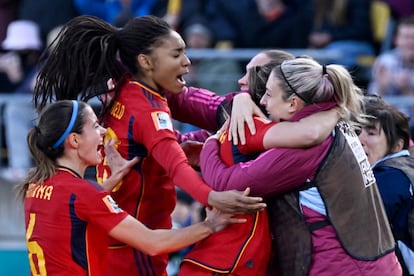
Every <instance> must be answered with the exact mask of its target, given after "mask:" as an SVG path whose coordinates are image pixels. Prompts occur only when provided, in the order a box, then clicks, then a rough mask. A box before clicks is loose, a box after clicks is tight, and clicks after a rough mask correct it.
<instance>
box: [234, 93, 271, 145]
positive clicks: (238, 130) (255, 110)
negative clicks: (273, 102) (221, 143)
mask: <svg viewBox="0 0 414 276" xmlns="http://www.w3.org/2000/svg"><path fill="white" fill-rule="evenodd" d="M253 115H257V116H259V117H262V118H266V116H265V115H264V114H263V112H262V111H261V110H260V108H259V107H258V106H257V105H256V104H255V103H254V102H253V100H252V98H251V96H250V94H248V93H240V94H238V95H236V96H235V97H234V98H233V107H232V110H231V119H230V131H229V137H228V138H229V141H230V140H233V144H234V145H237V144H238V143H239V139H240V143H241V144H242V145H244V144H246V134H245V132H244V124H245V123H246V124H247V126H248V128H249V130H250V133H251V134H253V135H254V134H255V133H256V128H255V126H254V121H253Z"/></svg>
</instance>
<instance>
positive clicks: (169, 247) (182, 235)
mask: <svg viewBox="0 0 414 276" xmlns="http://www.w3.org/2000/svg"><path fill="white" fill-rule="evenodd" d="M212 233H213V229H212V228H211V227H209V226H208V225H207V223H205V222H201V223H197V224H194V225H191V226H189V227H186V228H182V229H177V230H170V229H156V230H150V229H148V228H147V227H145V226H144V225H143V224H142V223H140V222H139V221H137V220H136V219H134V218H133V217H131V216H128V217H127V218H125V219H124V220H123V221H121V223H119V224H118V225H117V226H115V227H114V228H113V229H112V230H111V231H110V232H109V234H110V236H111V237H113V238H116V239H117V240H120V241H122V242H124V243H126V244H128V245H130V246H132V247H134V248H137V249H139V250H141V251H143V252H145V253H147V254H149V255H151V256H154V255H159V254H164V253H169V252H175V251H178V250H179V249H182V248H184V247H187V246H189V245H191V244H194V243H195V242H197V241H199V240H201V239H203V238H206V237H208V236H209V235H211V234H212Z"/></svg>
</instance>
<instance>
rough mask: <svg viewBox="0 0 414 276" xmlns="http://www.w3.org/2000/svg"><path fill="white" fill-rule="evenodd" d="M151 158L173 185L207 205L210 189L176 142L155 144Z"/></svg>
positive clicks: (167, 140)
mask: <svg viewBox="0 0 414 276" xmlns="http://www.w3.org/2000/svg"><path fill="white" fill-rule="evenodd" d="M152 156H153V157H154V159H155V160H156V161H157V162H158V163H159V164H160V165H161V166H162V167H163V168H164V169H165V170H166V171H167V174H168V175H169V176H170V177H171V179H172V180H173V182H174V184H175V185H177V186H178V187H180V188H181V189H183V190H184V191H186V192H187V193H189V194H190V195H191V196H192V197H193V198H194V199H196V200H197V201H199V202H201V203H202V204H204V205H208V194H209V193H210V191H211V190H212V189H211V188H210V187H209V186H207V184H206V183H205V182H204V181H203V179H202V178H201V177H200V176H199V175H198V173H197V172H196V171H195V170H194V169H193V168H192V167H191V166H190V165H189V164H188V161H187V157H186V156H185V154H184V151H183V150H182V149H181V147H180V145H179V144H178V143H177V141H175V140H172V139H164V140H163V141H162V142H161V143H157V144H156V145H155V146H154V148H153V150H152Z"/></svg>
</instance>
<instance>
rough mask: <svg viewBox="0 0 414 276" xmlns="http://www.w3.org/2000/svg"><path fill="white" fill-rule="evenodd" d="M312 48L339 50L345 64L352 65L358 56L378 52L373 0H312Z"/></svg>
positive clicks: (310, 37)
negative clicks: (373, 20)
mask: <svg viewBox="0 0 414 276" xmlns="http://www.w3.org/2000/svg"><path fill="white" fill-rule="evenodd" d="M313 5H314V17H313V30H312V32H311V34H310V35H309V48H315V49H321V48H325V49H335V50H340V51H341V52H342V54H343V57H342V59H341V60H339V61H334V62H337V63H341V64H342V65H344V66H346V67H348V68H352V67H354V66H356V65H357V64H358V57H360V56H373V55H375V47H374V41H373V35H372V26H371V15H370V7H371V6H370V5H371V1H370V0H313Z"/></svg>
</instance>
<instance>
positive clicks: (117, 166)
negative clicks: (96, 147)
mask: <svg viewBox="0 0 414 276" xmlns="http://www.w3.org/2000/svg"><path fill="white" fill-rule="evenodd" d="M115 142H116V141H115V140H114V139H110V140H108V141H106V142H105V145H104V149H105V155H106V159H107V161H108V165H109V168H110V169H111V176H110V177H109V178H108V179H107V180H106V181H104V183H103V186H104V188H105V189H106V190H111V189H112V188H113V187H114V186H115V185H116V184H117V183H118V182H120V181H121V180H122V178H123V177H124V176H125V175H126V174H127V173H128V172H129V171H130V170H131V168H132V167H133V166H134V165H135V164H137V163H138V161H139V160H140V159H139V158H138V157H134V158H132V159H131V160H126V159H124V158H123V157H122V156H121V154H120V153H119V152H118V150H117V149H116V148H115Z"/></svg>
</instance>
